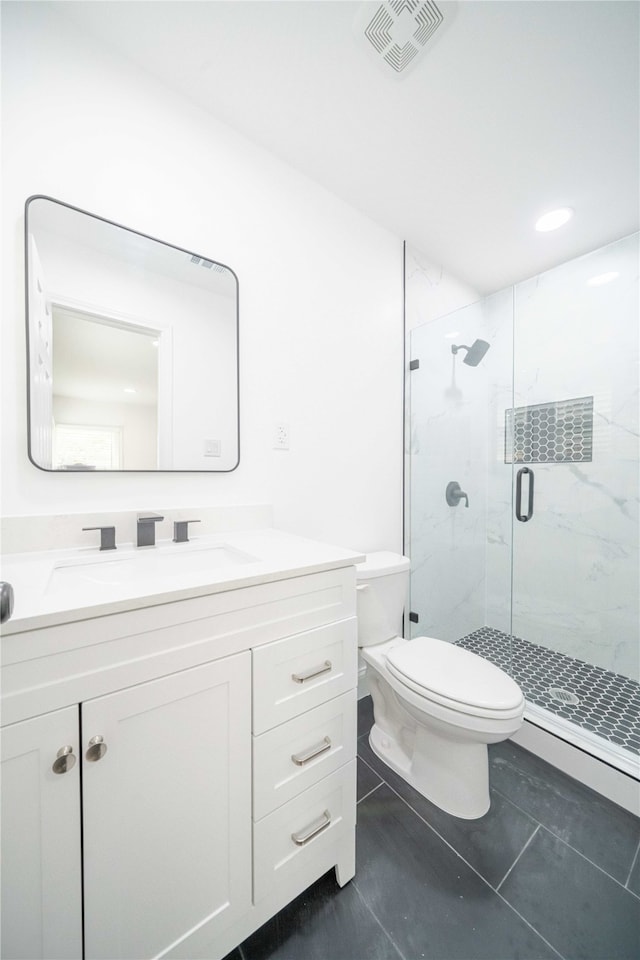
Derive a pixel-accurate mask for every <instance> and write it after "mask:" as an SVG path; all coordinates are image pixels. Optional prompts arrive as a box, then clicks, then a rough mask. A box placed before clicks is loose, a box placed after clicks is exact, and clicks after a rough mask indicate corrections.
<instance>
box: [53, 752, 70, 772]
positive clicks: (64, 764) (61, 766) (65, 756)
mask: <svg viewBox="0 0 640 960" xmlns="http://www.w3.org/2000/svg"><path fill="white" fill-rule="evenodd" d="M75 765H76V758H75V755H74V753H73V747H69V746H66V747H60V749H59V750H58V752H57V753H56V759H55V760H54V761H53V763H52V765H51V769H52V770H53V772H54V773H66V772H67V771H68V770H71V769H72V768H73V767H75Z"/></svg>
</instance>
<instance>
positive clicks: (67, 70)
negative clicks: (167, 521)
mask: <svg viewBox="0 0 640 960" xmlns="http://www.w3.org/2000/svg"><path fill="white" fill-rule="evenodd" d="M117 11H118V5H117V4H114V5H113V15H114V16H117V15H118V13H117ZM2 15H3V38H2V39H3V73H4V78H3V91H2V93H3V128H4V137H3V200H4V208H3V230H4V236H3V239H4V251H3V273H4V281H3V284H2V287H3V293H2V297H3V308H4V309H3V322H2V323H3V325H2V338H3V360H2V377H3V383H2V390H3V409H4V411H5V413H4V416H3V436H2V498H3V513H4V514H5V515H8V516H18V515H22V514H48V513H61V512H64V511H69V512H78V511H83V510H87V511H88V510H91V511H100V510H107V509H110V510H114V509H118V508H120V509H136V508H139V507H140V508H143V509H149V508H153V507H154V506H155V505H156V504H158V503H161V504H162V505H163V506H167V505H169V504H171V503H175V504H176V505H189V504H192V505H194V506H197V505H203V506H205V505H215V504H225V503H229V504H238V503H251V502H272V503H273V505H274V521H275V524H276V525H277V526H280V527H282V528H283V529H286V530H290V531H294V532H298V533H301V534H303V535H308V536H315V537H318V538H320V539H325V540H329V541H334V542H337V543H341V544H344V545H348V546H352V547H354V548H356V549H359V550H371V549H376V548H377V549H381V548H386V549H399V547H400V543H401V503H402V489H401V484H402V480H401V476H402V473H401V471H402V441H401V437H402V347H403V329H402V249H401V242H400V240H399V239H398V238H396V237H394V236H392V235H390V234H389V233H388V232H386V231H384V230H382V229H381V228H379V227H378V226H377V225H375V224H374V223H372V222H371V221H369V220H367V219H366V218H364V217H362V216H361V215H360V214H358V213H357V212H355V211H354V210H353V209H352V208H350V207H349V206H347V205H346V204H344V203H343V202H342V201H340V200H338V199H336V198H335V197H334V196H332V195H331V194H329V193H328V192H327V191H325V190H323V189H321V188H320V187H318V186H317V185H315V184H314V183H312V182H311V181H309V180H308V179H306V178H305V177H302V176H301V175H299V174H297V173H296V172H295V171H293V170H292V169H291V168H289V167H287V166H285V165H284V164H282V163H281V162H280V161H279V160H277V159H276V158H274V157H273V156H271V155H270V154H268V153H267V152H265V151H263V150H262V149H260V148H258V147H256V146H254V145H252V144H251V143H249V142H247V141H246V140H244V139H243V138H241V137H240V136H238V135H237V134H235V133H234V132H233V131H232V130H231V129H229V128H228V127H226V126H224V125H222V124H220V123H218V122H217V121H215V119H213V118H212V117H210V116H208V115H207V114H206V113H204V112H202V111H201V110H199V109H197V108H195V107H193V106H191V105H190V104H189V103H188V102H187V101H185V100H184V99H182V98H181V97H179V96H177V95H174V94H173V93H172V92H171V91H169V90H167V89H163V88H160V87H159V86H158V84H157V82H156V81H155V80H153V79H151V78H150V77H147V76H146V75H145V74H143V73H141V72H139V71H138V70H136V69H134V68H133V67H131V66H130V65H129V64H128V63H127V62H126V61H124V60H119V59H117V58H116V57H115V56H112V55H111V54H110V53H107V52H106V51H104V50H103V49H101V48H100V47H99V46H98V45H97V43H96V42H95V41H91V42H89V41H88V40H87V39H86V38H84V37H82V36H79V35H77V34H76V33H74V28H72V27H71V26H70V25H69V24H68V23H67V22H66V21H65V20H64V19H63V17H62V15H61V14H60V13H59V12H57V11H56V10H55V4H51V5H47V4H45V5H41V4H39V3H37V2H34V3H24V4H23V3H9V4H4V5H3V10H2ZM34 193H43V194H47V195H50V196H53V197H55V198H58V199H61V200H64V201H66V202H68V203H71V204H73V205H74V206H78V207H80V208H82V209H85V210H88V211H91V212H94V213H97V214H99V215H102V216H105V217H106V218H108V219H111V220H114V221H116V222H118V223H122V224H124V225H127V226H130V227H132V228H134V229H137V230H139V231H141V232H143V233H147V234H150V235H151V236H155V237H158V238H159V239H162V240H167V241H169V242H171V243H174V244H176V245H178V246H181V247H183V248H185V249H193V250H197V251H199V252H202V253H203V254H204V255H208V256H211V257H212V258H214V259H217V260H220V261H222V262H224V263H227V264H229V265H230V266H231V267H233V269H234V270H235V271H236V273H237V274H238V277H239V281H240V327H241V343H240V350H241V404H240V409H241V461H240V466H239V468H238V469H237V470H236V471H234V472H233V473H230V474H225V475H213V474H203V475H200V474H165V475H158V476H149V475H146V474H144V475H128V474H127V475H119V476H118V475H91V476H87V475H80V474H78V475H73V476H68V475H66V474H65V475H53V474H46V473H43V472H40V471H38V470H37V469H36V468H35V467H33V466H32V465H31V464H30V463H29V462H28V460H27V454H26V449H27V444H26V401H25V397H26V387H25V373H24V359H23V358H24V350H25V346H24V332H23V324H24V319H23V282H24V279H23V253H22V234H23V205H24V201H25V199H26V198H27V197H28V196H29V195H31V194H34ZM7 411H10V414H9V415H8V414H7ZM278 422H285V423H288V424H289V428H290V436H291V448H290V450H289V451H280V450H274V449H273V435H274V427H275V424H276V423H278Z"/></svg>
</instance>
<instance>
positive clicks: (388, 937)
mask: <svg viewBox="0 0 640 960" xmlns="http://www.w3.org/2000/svg"><path fill="white" fill-rule="evenodd" d="M378 786H380V784H378ZM376 789H377V787H376ZM371 792H372V793H373V790H372V791H371ZM355 880H356V878H355V877H352V879H351V884H352V886H353V889H354V890H355V891H356V893H357V895H358V898H359V900H360V902H361V904H362V905H363V907H364V908H365V910H367V911H368V912H369V913H370V914H371V916H372V917H373V919H374V920H375V922H376V923H377V924H378V926H379V927H380V929H381V930H382V932H383V933H384V935H385V937H386V938H387V940H388V941H389V943H390V944H391V945H392V947H393V948H394V949H395V950H397V952H398V956H399V957H400V958H401V960H407V958H406V957H405V955H404V953H403V952H402V950H401V949H400V947H399V946H398V944H397V943H396V942H395V940H394V939H393V937H392V936H391V934H390V933H389V931H388V930H387V929H386V928H385V927H384V925H383V923H382V921H381V920H380V919H379V917H377V916H376V915H375V913H374V912H373V910H372V909H371V907H370V906H369V904H368V903H367V901H366V900H365V898H364V897H363V895H362V893H361V892H360V890H358V885H357V883H356V882H355Z"/></svg>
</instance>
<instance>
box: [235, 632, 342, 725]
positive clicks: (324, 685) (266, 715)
mask: <svg viewBox="0 0 640 960" xmlns="http://www.w3.org/2000/svg"><path fill="white" fill-rule="evenodd" d="M356 625H357V621H356V618H355V617H351V618H350V619H348V620H338V621H337V622H336V623H330V624H327V625H326V626H323V627H317V628H316V629H315V630H308V631H306V632H305V633H298V634H296V635H295V636H292V637H287V638H286V639H285V640H278V641H276V642H275V643H267V644H265V645H264V646H262V647H257V648H255V649H254V650H253V732H254V734H260V733H264V731H265V730H270V729H271V728H272V727H275V726H276V725H277V724H279V723H284V722H285V721H286V720H291V719H292V718H293V717H297V716H298V715H299V714H301V713H304V712H305V711H306V710H311V709H312V708H313V707H317V706H319V705H320V704H321V703H324V702H325V701H326V700H330V699H332V698H333V697H337V696H339V695H340V694H342V693H346V691H347V690H350V689H351V688H352V687H355V686H356V684H357V668H358V663H357V661H358V646H357V632H356Z"/></svg>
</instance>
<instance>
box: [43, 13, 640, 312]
mask: <svg viewBox="0 0 640 960" xmlns="http://www.w3.org/2000/svg"><path fill="white" fill-rule="evenodd" d="M436 2H437V3H438V6H439V7H440V9H441V11H442V13H443V15H444V23H443V27H442V29H441V30H440V31H438V32H437V33H436V35H435V36H434V39H433V40H432V41H429V42H428V43H427V44H426V46H425V47H424V50H423V52H422V54H421V56H420V59H419V60H418V62H415V61H414V63H413V65H412V68H411V69H410V70H407V71H406V72H405V73H403V74H402V75H401V76H398V75H396V74H395V72H394V71H393V70H391V69H390V68H389V67H388V66H387V65H386V64H384V63H383V62H382V60H381V59H380V57H377V58H376V57H375V56H374V55H373V54H372V52H371V47H370V45H368V44H367V43H366V42H365V41H364V40H363V39H362V31H361V30H360V32H359V33H358V32H357V31H356V30H355V28H354V22H355V21H356V20H357V19H358V16H359V15H360V16H361V15H362V7H363V4H362V3H351V2H347V0H285V2H281V0H257V2H254V0H228V2H226V0H216V2H209V0H200V2H190V0H182V2H171V0H164V2H156V0H141V2H139V0H136V2H133V0H123V2H118V3H113V2H102V0H94V2H80V3H78V2H67V0H61V2H58V3H55V4H53V7H54V8H55V9H56V10H58V11H59V12H60V13H61V14H62V15H63V16H65V17H70V18H72V19H73V20H74V21H75V22H76V23H77V24H78V25H80V26H81V28H82V29H85V30H87V31H89V32H91V33H92V34H94V35H95V36H96V37H99V38H100V40H101V41H102V42H104V43H105V44H107V45H110V46H112V47H114V48H116V49H117V50H118V51H119V52H120V53H121V54H123V55H125V56H126V57H128V58H129V59H130V60H132V61H134V62H135V63H137V64H138V65H140V66H141V67H143V68H144V69H146V70H147V71H149V72H150V73H152V74H154V75H155V76H157V77H158V78H159V79H161V80H162V81H163V82H164V83H165V84H167V85H169V86H170V87H171V88H173V89H175V90H177V91H179V92H181V93H182V94H184V95H185V96H186V97H188V98H189V99H190V100H192V101H193V102H195V103H197V104H199V105H200V106H201V107H203V108H204V109H205V110H207V111H209V112H210V113H211V114H213V115H214V116H216V117H217V118H219V119H221V120H223V121H225V122H227V123H229V124H231V125H232V126H233V127H235V128H236V129H237V130H238V131H239V132H241V133H242V134H245V135H246V136H247V137H249V138H251V139H252V140H253V141H255V142H257V143H259V144H261V145H262V146H264V147H266V148H268V149H269V150H270V151H272V152H273V153H274V154H276V155H277V156H278V157H280V158H281V159H283V160H284V161H286V162H288V163H289V164H291V165H292V166H293V167H295V168H297V169H298V170H300V171H302V172H303V173H305V174H307V175H308V176H309V177H312V178H313V179H314V180H316V181H317V182H318V183H320V184H322V185H323V186H325V187H326V188H328V189H329V190H331V191H332V192H333V193H335V194H337V195H338V196H339V197H341V198H343V199H344V200H346V201H347V202H348V203H350V204H352V205H353V206H354V207H356V208H357V209H358V210H360V211H362V212H363V213H364V214H366V215H367V216H369V217H371V218H372V219H373V220H374V221H376V222H377V223H379V224H381V225H382V226H384V227H385V228H387V229H389V230H391V231H392V232H393V233H395V234H397V235H398V237H400V238H401V239H404V240H407V241H408V242H409V243H411V244H412V245H414V246H415V247H417V248H418V249H419V250H421V251H422V252H423V253H424V254H425V255H426V256H427V257H428V258H430V259H431V260H433V261H434V262H435V263H437V264H439V265H442V266H443V267H444V269H445V270H446V271H447V272H449V273H451V274H453V275H454V276H456V277H457V278H458V279H460V280H462V281H464V282H466V283H468V284H469V285H471V286H472V287H474V288H475V289H476V290H477V291H478V292H479V293H481V294H485V293H489V292H492V291H495V290H498V289H501V288H503V287H505V286H507V285H509V284H510V283H513V282H516V281H518V280H521V279H524V278H525V277H529V276H532V275H534V274H536V273H539V272H540V271H542V270H544V269H547V268H549V267H551V266H554V265H555V264H557V263H560V262H563V261H565V260H568V259H571V258H572V257H574V256H577V255H580V254H582V253H586V252H588V251H590V250H593V249H595V248H597V247H599V246H601V245H603V244H605V243H608V242H609V241H611V240H615V239H618V238H620V237H623V236H626V235H628V234H629V233H632V232H634V231H636V230H637V229H638V227H639V208H640V200H639V170H640V157H639V142H640V133H639V124H640V40H639V12H640V4H638V3H637V2H635V0H547V2H545V0H497V2H494V0H491V2H485V0H459V2H457V3H447V2H445V0H442V2H440V0H436ZM396 3H400V5H401V6H402V0H396ZM379 5H380V4H379V3H374V4H373V5H372V6H373V11H375V10H376V9H377V7H379ZM367 47H369V49H366V48H367ZM558 206H570V207H572V208H574V210H575V216H574V218H573V219H572V221H571V222H570V223H569V224H568V225H566V226H565V227H563V228H561V229H560V230H558V231H556V232H555V233H547V234H540V233H536V232H535V231H534V230H533V223H534V221H535V220H536V219H537V217H538V216H539V215H540V214H541V213H544V212H545V211H547V210H549V209H553V208H555V207H558Z"/></svg>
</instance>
